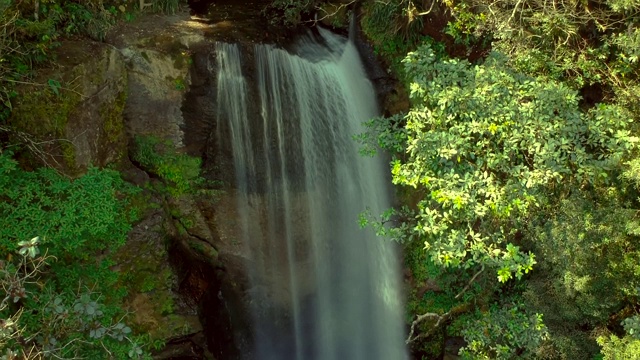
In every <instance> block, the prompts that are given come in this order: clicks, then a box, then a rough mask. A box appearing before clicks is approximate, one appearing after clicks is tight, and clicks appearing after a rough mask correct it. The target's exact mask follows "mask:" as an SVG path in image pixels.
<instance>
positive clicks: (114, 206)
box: [0, 0, 200, 359]
mask: <svg viewBox="0 0 640 360" xmlns="http://www.w3.org/2000/svg"><path fill="white" fill-rule="evenodd" d="M178 3H179V1H178V0H161V1H154V5H153V9H151V10H152V11H158V12H165V13H172V12H175V11H176V10H177V6H178ZM139 4H140V2H139V1H137V0H130V1H115V0H114V1H103V0H96V1H67V0H35V1H13V0H0V189H2V191H0V228H1V230H0V259H1V260H0V288H1V289H2V290H1V291H0V294H1V295H0V318H1V319H2V320H1V321H0V358H2V359H42V358H46V359H52V358H56V359H79V358H85V359H109V358H110V359H128V358H132V359H141V358H150V355H149V351H150V350H152V349H154V348H155V349H157V348H159V347H162V346H163V339H152V338H151V337H150V335H149V334H145V333H144V332H141V331H140V329H137V328H136V327H135V326H134V325H135V324H131V323H129V315H130V314H128V312H127V310H126V309H127V308H128V307H127V304H126V299H127V298H126V297H127V295H128V294H129V293H130V292H132V291H134V292H135V291H139V290H140V289H135V288H131V286H133V285H135V284H131V283H129V282H128V280H127V278H126V276H123V275H122V274H120V273H119V272H118V271H115V269H114V266H115V265H117V264H116V262H115V256H116V254H117V252H118V250H119V249H120V248H122V247H123V246H125V244H126V239H127V234H128V232H129V230H130V229H131V227H132V224H133V223H134V222H135V221H137V220H138V219H139V216H140V213H141V211H143V210H144V209H145V207H146V206H147V205H145V204H144V201H143V200H142V197H141V196H142V195H141V191H142V189H140V188H138V187H135V186H132V185H130V184H128V183H126V182H125V181H123V180H122V178H121V175H120V174H119V173H118V172H117V171H115V170H112V169H97V168H90V169H89V170H88V171H87V172H86V173H85V174H84V175H82V176H80V177H78V178H76V179H70V178H69V177H67V176H65V175H63V174H61V173H60V172H59V171H58V170H54V169H52V168H49V167H39V168H38V166H37V165H38V162H37V161H28V163H26V164H25V163H20V162H19V161H17V160H16V159H22V158H26V159H31V158H36V159H37V160H46V159H47V154H46V153H45V152H46V148H44V147H43V146H42V144H46V143H47V141H45V140H49V139H39V138H37V137H36V136H35V135H32V134H28V133H25V132H22V131H18V130H17V129H16V127H14V125H15V124H12V123H11V122H9V121H8V119H9V118H10V116H11V112H12V108H13V107H12V104H14V103H15V102H16V101H19V100H20V97H21V96H22V94H21V93H20V90H19V85H23V84H29V85H40V86H42V88H43V89H45V90H44V91H50V92H51V94H50V95H51V98H56V99H63V100H60V102H64V98H65V97H68V96H69V94H70V91H71V90H69V89H66V88H65V84H60V83H59V82H57V81H55V80H53V79H52V80H49V81H48V82H47V83H44V84H37V83H34V81H35V80H34V78H35V77H34V74H35V73H36V72H37V71H38V69H39V68H40V67H45V66H50V65H51V64H53V63H55V61H56V59H55V55H54V54H55V49H56V47H58V46H59V44H60V43H59V41H61V40H62V39H63V38H69V37H81V38H88V39H92V40H96V41H101V40H103V39H104V38H105V36H106V33H107V31H108V30H109V28H110V27H111V26H112V25H114V24H115V23H116V22H117V21H131V20H133V18H134V17H135V16H137V14H139V11H140V9H138V8H137V7H138V5H139ZM146 11H149V10H146ZM51 116H55V114H51ZM118 116H121V114H118ZM116 120H119V121H121V120H122V119H120V118H118V119H116ZM18 125H19V124H18ZM140 141H142V142H144V143H145V144H152V143H154V142H156V143H157V142H158V141H157V140H154V139H152V138H149V139H141V140H140ZM156 150H157V149H155V148H153V147H149V146H146V147H144V146H143V147H141V149H137V153H136V155H137V157H139V158H140V159H141V161H143V162H144V164H143V165H145V166H148V167H150V168H152V169H158V170H159V172H160V175H161V181H162V183H164V184H166V186H164V187H162V188H160V189H156V190H158V191H162V193H163V194H176V193H185V192H188V191H190V188H189V186H191V185H192V184H193V181H195V179H197V178H198V176H199V165H200V163H199V160H197V159H193V158H189V157H185V156H183V155H178V154H175V152H171V151H163V152H162V153H156ZM17 155H20V156H17ZM25 165H26V166H25ZM40 165H46V164H44V163H43V164H40ZM34 168H35V169H34ZM145 196H146V195H145Z"/></svg>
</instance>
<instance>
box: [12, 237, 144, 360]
mask: <svg viewBox="0 0 640 360" xmlns="http://www.w3.org/2000/svg"><path fill="white" fill-rule="evenodd" d="M36 240H37V238H34V239H32V240H31V241H28V242H25V243H27V244H26V245H27V246H28V247H29V249H34V248H37V246H38V245H39V244H38V242H37V241H36ZM19 253H21V252H19ZM32 255H33V254H32V253H29V254H28V255H27V254H23V255H21V256H20V257H19V260H18V261H17V262H16V263H13V262H4V263H3V264H2V265H3V266H2V268H1V269H0V286H1V287H2V288H3V290H4V294H3V301H2V302H1V303H0V313H2V314H3V317H6V318H8V319H9V320H7V321H3V322H2V325H1V326H2V331H0V349H1V350H2V352H3V353H13V354H17V355H22V356H24V357H25V358H29V359H31V358H33V359H35V358H39V357H41V356H42V357H45V358H52V357H55V358H74V357H78V356H83V355H87V354H96V355H98V356H99V354H101V353H102V350H103V349H111V350H112V351H114V352H115V354H112V355H115V356H116V357H117V358H124V357H125V356H126V355H129V357H130V358H139V357H140V356H138V355H142V354H143V352H142V351H141V349H140V347H139V346H138V345H137V344H136V341H137V337H134V336H133V334H131V328H129V327H128V326H126V325H125V324H124V323H123V322H122V319H121V320H120V321H115V320H114V319H113V318H111V317H109V316H108V315H107V314H106V313H105V312H104V311H103V310H106V308H105V305H104V304H102V303H100V302H99V296H98V294H96V293H95V292H93V291H91V290H89V289H83V290H81V292H78V293H55V290H53V288H51V287H45V289H44V291H40V289H38V287H36V286H34V284H37V283H38V282H41V281H43V280H44V279H43V277H44V276H46V273H47V272H48V270H49V269H48V262H50V261H55V258H53V257H51V256H48V255H33V256H32ZM109 315H111V314H109ZM123 342H125V344H123ZM96 349H98V351H97V352H96ZM126 349H129V352H130V353H131V354H127V350H126ZM138 351H139V352H138ZM134 353H135V355H134ZM123 355H124V356H123Z"/></svg>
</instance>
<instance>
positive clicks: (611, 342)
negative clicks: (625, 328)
mask: <svg viewBox="0 0 640 360" xmlns="http://www.w3.org/2000/svg"><path fill="white" fill-rule="evenodd" d="M598 344H600V346H602V356H603V359H604V360H618V359H625V360H638V359H640V340H637V339H633V338H631V337H629V336H625V337H623V338H619V337H617V336H615V335H610V336H601V337H599V338H598Z"/></svg>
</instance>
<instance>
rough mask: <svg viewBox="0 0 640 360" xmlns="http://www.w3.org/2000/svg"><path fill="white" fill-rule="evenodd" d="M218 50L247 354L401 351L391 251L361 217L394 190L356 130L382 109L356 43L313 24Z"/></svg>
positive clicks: (319, 359)
mask: <svg viewBox="0 0 640 360" xmlns="http://www.w3.org/2000/svg"><path fill="white" fill-rule="evenodd" d="M215 50H216V59H217V63H216V65H217V69H216V71H217V85H216V86H217V99H216V100H217V103H216V111H217V113H216V114H217V115H216V116H217V121H218V125H217V129H218V130H217V131H218V137H219V139H218V143H219V144H225V143H226V144H228V146H230V147H231V148H232V149H233V163H234V168H235V178H236V186H235V192H236V194H235V195H236V199H237V216H238V224H239V226H238V229H237V230H238V235H237V236H239V237H241V238H242V242H243V243H244V244H245V245H246V246H247V251H248V252H249V254H250V256H251V261H250V263H251V265H250V269H249V273H250V276H251V281H252V284H253V288H252V290H251V291H252V309H253V312H254V314H253V315H254V320H255V353H254V354H253V355H252V356H251V358H252V359H260V360H290V359H291V360H346V359H348V360H376V359H379V360H403V359H406V358H407V356H406V353H405V349H404V342H403V335H404V330H403V329H404V327H403V321H402V314H403V304H402V303H401V301H400V295H399V288H400V282H401V279H400V275H399V264H398V263H397V254H396V253H395V252H394V249H393V246H392V244H390V243H388V242H386V241H384V240H382V239H377V238H376V237H375V236H374V234H373V233H372V231H371V230H370V229H361V228H360V227H359V224H358V218H359V214H360V213H361V212H362V211H364V210H365V209H367V208H368V209H371V211H372V212H373V213H374V214H376V213H381V212H382V211H383V210H384V209H385V208H387V207H389V206H390V205H389V204H390V199H389V180H388V176H387V175H386V173H387V172H388V170H387V166H386V164H385V163H384V161H383V160H382V159H380V158H366V157H363V156H360V155H359V153H358V144H357V143H356V142H355V141H354V140H352V136H353V135H355V134H358V133H361V132H362V131H363V128H362V125H361V124H362V122H363V121H365V120H367V119H370V118H372V117H374V116H376V115H377V111H378V110H377V104H376V98H375V93H374V89H373V87H372V85H371V83H370V81H369V80H367V78H366V74H365V72H364V69H363V66H362V64H361V61H360V58H359V55H358V53H357V50H356V48H355V46H354V45H353V43H352V42H351V41H350V40H348V39H345V38H343V37H340V36H338V35H335V34H333V33H331V32H329V31H326V30H324V29H319V33H318V34H309V35H306V36H304V37H302V39H300V40H299V41H298V42H297V43H296V45H295V46H294V48H293V49H292V50H290V52H289V51H285V50H283V49H279V48H276V47H274V46H271V45H255V46H254V48H253V49H252V55H253V56H252V59H251V60H248V59H245V58H243V56H242V54H241V51H240V49H239V46H238V45H234V44H224V43H218V44H217V45H216V49H215ZM243 61H254V62H255V63H254V66H249V67H248V68H250V69H251V70H245V72H251V73H250V74H246V73H245V74H243V72H242V64H243ZM249 79H250V80H249ZM248 109H253V110H251V111H250V110H248ZM221 146H222V145H221Z"/></svg>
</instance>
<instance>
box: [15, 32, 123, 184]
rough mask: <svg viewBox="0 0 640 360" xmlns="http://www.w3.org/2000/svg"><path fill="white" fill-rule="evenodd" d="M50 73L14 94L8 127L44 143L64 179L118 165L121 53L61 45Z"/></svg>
mask: <svg viewBox="0 0 640 360" xmlns="http://www.w3.org/2000/svg"><path fill="white" fill-rule="evenodd" d="M57 58H58V61H57V63H56V68H55V69H44V70H42V71H40V72H39V73H38V74H37V76H36V79H35V81H34V82H33V84H30V85H24V86H22V87H20V88H19V89H18V92H19V95H18V96H17V97H16V99H17V100H16V104H15V106H14V111H13V113H12V117H11V119H10V124H11V125H12V126H13V127H14V128H16V129H17V130H20V131H23V132H26V133H28V134H31V135H32V136H33V138H34V140H37V141H38V142H40V143H43V144H45V145H43V148H42V151H43V153H44V154H46V158H47V159H48V160H49V161H48V162H49V164H48V165H53V166H56V167H58V168H59V169H60V170H63V171H64V172H66V173H67V174H69V175H79V174H81V173H83V172H84V171H85V170H86V169H87V167H89V166H91V165H94V166H105V165H107V164H110V163H114V162H118V161H119V160H121V159H122V158H123V155H125V154H126V141H125V137H124V131H123V129H124V122H123V111H124V107H125V103H126V99H127V88H126V85H127V73H126V69H125V63H124V61H123V58H122V56H121V54H120V52H119V51H118V50H117V49H114V48H113V47H111V46H109V45H106V44H101V43H95V42H91V41H66V42H64V43H63V44H62V46H61V47H60V48H59V49H58V50H57Z"/></svg>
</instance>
